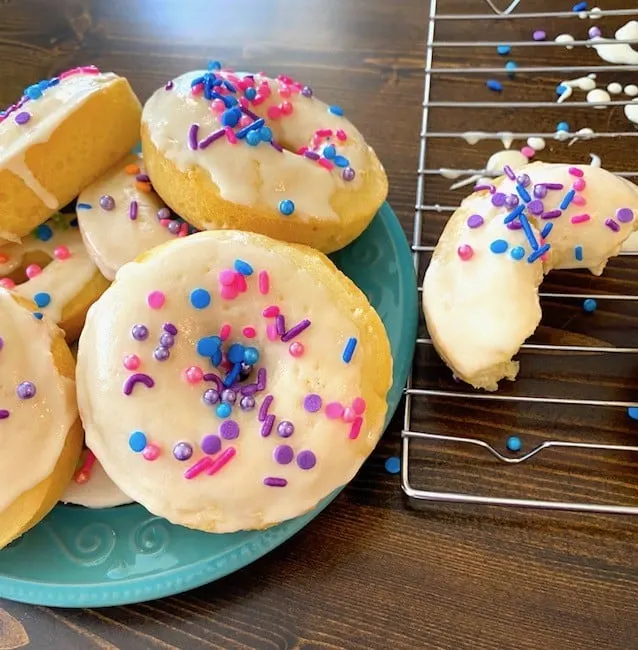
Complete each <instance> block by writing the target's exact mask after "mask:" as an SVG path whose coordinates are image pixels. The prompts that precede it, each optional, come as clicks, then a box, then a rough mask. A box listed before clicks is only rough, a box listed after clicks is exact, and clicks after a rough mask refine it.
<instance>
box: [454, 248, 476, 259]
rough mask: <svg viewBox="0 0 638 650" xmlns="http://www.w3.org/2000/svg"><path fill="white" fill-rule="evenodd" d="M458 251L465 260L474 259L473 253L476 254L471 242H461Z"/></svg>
mask: <svg viewBox="0 0 638 650" xmlns="http://www.w3.org/2000/svg"><path fill="white" fill-rule="evenodd" d="M456 252H457V255H458V256H459V257H460V258H461V259H462V260H463V261H464V262H467V261H468V260H470V259H472V255H474V249H473V248H472V247H471V246H470V245H469V244H461V245H460V246H459V247H458V249H457V251H456Z"/></svg>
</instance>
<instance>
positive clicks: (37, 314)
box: [33, 311, 43, 320]
mask: <svg viewBox="0 0 638 650" xmlns="http://www.w3.org/2000/svg"><path fill="white" fill-rule="evenodd" d="M33 318H37V319H38V320H42V318H43V316H42V314H41V313H40V312H39V311H34V312H33Z"/></svg>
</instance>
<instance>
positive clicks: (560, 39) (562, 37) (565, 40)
mask: <svg viewBox="0 0 638 650" xmlns="http://www.w3.org/2000/svg"><path fill="white" fill-rule="evenodd" d="M574 40H575V39H574V37H573V36H572V35H571V34H559V35H558V36H557V37H556V38H555V39H554V42H555V43H561V44H565V48H566V49H568V50H573V49H574V46H573V45H569V43H573V42H574Z"/></svg>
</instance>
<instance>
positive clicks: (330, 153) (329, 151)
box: [323, 144, 337, 160]
mask: <svg viewBox="0 0 638 650" xmlns="http://www.w3.org/2000/svg"><path fill="white" fill-rule="evenodd" d="M336 155H337V150H336V149H335V146H334V145H333V144H329V145H328V146H327V147H325V148H324V150H323V156H324V158H327V159H328V160H332V159H333V158H334V157H335V156H336Z"/></svg>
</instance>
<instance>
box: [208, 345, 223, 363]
mask: <svg viewBox="0 0 638 650" xmlns="http://www.w3.org/2000/svg"><path fill="white" fill-rule="evenodd" d="M222 359H223V355H222V351H221V349H218V350H216V351H215V354H213V355H212V356H211V357H210V361H211V363H212V364H213V365H214V366H215V367H217V366H218V365H219V364H220V363H221V362H222Z"/></svg>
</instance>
